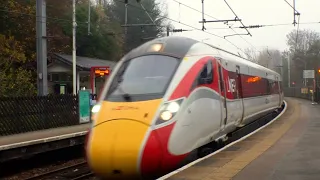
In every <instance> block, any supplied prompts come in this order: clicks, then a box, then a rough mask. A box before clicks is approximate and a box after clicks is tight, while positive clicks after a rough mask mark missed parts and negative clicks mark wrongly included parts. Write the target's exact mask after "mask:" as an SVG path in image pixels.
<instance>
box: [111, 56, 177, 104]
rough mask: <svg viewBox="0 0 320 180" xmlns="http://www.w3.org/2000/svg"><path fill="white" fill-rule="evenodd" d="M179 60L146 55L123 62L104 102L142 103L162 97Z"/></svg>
mask: <svg viewBox="0 0 320 180" xmlns="http://www.w3.org/2000/svg"><path fill="white" fill-rule="evenodd" d="M179 62H180V61H179V59H177V58H173V57H169V56H163V55H147V56H141V57H137V58H134V59H131V60H128V61H125V62H124V63H123V64H122V65H121V67H120V68H119V70H118V72H116V73H117V74H116V75H115V77H114V79H113V80H112V83H111V86H110V88H109V90H108V92H107V96H106V98H105V100H108V101H117V102H123V101H143V100H151V99H157V98H161V97H163V95H164V93H165V91H166V89H167V87H168V85H169V83H170V81H171V79H172V77H173V75H174V73H175V71H176V69H177V67H178V65H179Z"/></svg>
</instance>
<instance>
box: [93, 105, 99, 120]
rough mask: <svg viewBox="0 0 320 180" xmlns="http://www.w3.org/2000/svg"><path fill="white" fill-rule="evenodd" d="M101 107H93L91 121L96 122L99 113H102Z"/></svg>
mask: <svg viewBox="0 0 320 180" xmlns="http://www.w3.org/2000/svg"><path fill="white" fill-rule="evenodd" d="M100 108H101V105H100V104H96V105H94V106H93V107H92V109H91V120H95V119H96V116H97V113H98V112H99V111H100Z"/></svg>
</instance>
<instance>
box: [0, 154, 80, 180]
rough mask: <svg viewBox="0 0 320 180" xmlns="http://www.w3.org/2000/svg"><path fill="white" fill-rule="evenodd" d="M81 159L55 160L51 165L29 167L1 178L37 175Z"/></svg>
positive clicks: (12, 178)
mask: <svg viewBox="0 0 320 180" xmlns="http://www.w3.org/2000/svg"><path fill="white" fill-rule="evenodd" d="M82 161H84V158H77V159H73V160H69V161H66V162H56V163H55V164H51V165H47V166H44V167H40V168H33V169H30V170H26V171H23V172H21V173H18V174H15V175H13V176H10V177H6V178H3V180H21V179H24V178H27V177H30V176H34V175H37V174H42V173H46V172H49V171H52V170H55V169H57V168H63V167H66V166H70V165H73V164H77V163H80V162H82Z"/></svg>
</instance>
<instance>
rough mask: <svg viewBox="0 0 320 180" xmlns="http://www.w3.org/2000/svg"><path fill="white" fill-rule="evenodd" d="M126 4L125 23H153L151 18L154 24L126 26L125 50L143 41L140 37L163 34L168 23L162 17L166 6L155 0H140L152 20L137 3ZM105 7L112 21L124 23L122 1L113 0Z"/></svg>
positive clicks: (164, 14)
mask: <svg viewBox="0 0 320 180" xmlns="http://www.w3.org/2000/svg"><path fill="white" fill-rule="evenodd" d="M128 4H129V5H128V16H127V17H128V18H127V24H153V22H152V20H153V21H154V22H155V24H156V26H133V27H128V28H127V34H126V35H125V45H126V49H125V51H126V52H127V51H130V50H131V49H133V48H135V47H137V46H139V45H141V44H142V43H144V40H142V38H155V37H159V36H163V34H164V32H165V31H166V27H167V26H169V25H170V24H169V23H168V22H167V19H165V18H164V16H166V15H167V14H166V8H165V7H161V4H159V3H157V2H156V1H155V0H148V1H146V0H145V1H141V4H142V6H143V7H144V8H145V9H146V10H147V12H148V14H149V15H150V16H151V18H152V20H151V19H150V18H149V16H148V14H147V13H146V12H145V11H144V10H143V9H142V6H141V5H140V4H139V3H137V2H136V1H129V3H128ZM105 9H106V11H107V14H108V15H109V16H110V18H111V20H112V21H115V22H120V23H121V25H124V24H125V5H124V3H123V1H119V0H113V1H112V2H111V3H109V4H106V5H105ZM122 32H124V30H123V31H122Z"/></svg>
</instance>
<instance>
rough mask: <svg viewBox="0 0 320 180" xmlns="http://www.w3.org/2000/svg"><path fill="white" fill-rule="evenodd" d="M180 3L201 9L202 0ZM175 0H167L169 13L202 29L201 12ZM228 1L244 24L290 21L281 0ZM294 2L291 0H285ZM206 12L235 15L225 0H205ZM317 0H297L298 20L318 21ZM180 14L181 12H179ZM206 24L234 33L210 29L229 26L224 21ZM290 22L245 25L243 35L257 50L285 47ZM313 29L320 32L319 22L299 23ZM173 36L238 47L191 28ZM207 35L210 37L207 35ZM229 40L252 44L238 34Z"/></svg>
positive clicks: (290, 15)
mask: <svg viewBox="0 0 320 180" xmlns="http://www.w3.org/2000/svg"><path fill="white" fill-rule="evenodd" d="M176 1H178V2H181V3H182V4H185V5H188V6H191V7H193V8H195V9H198V10H200V11H201V7H202V5H201V0H176ZM176 1H175V0H166V2H167V5H168V13H169V17H170V18H172V19H174V20H177V21H180V22H182V23H185V24H188V25H191V26H194V27H196V28H199V29H201V28H202V24H201V23H199V21H200V20H201V19H202V17H201V16H202V15H201V13H199V12H196V11H194V10H192V9H189V8H187V7H185V6H184V5H182V4H181V5H180V8H179V3H177V2H176ZM227 2H228V3H229V5H230V6H231V7H232V9H233V10H234V11H235V13H236V14H237V15H238V17H239V18H240V19H242V22H243V23H244V25H246V26H249V25H266V24H283V23H284V24H290V23H293V9H292V8H291V7H290V6H289V5H288V4H287V3H286V2H285V1H284V0H227ZM288 2H289V3H291V4H293V2H292V0H288ZM204 4H205V13H206V14H208V15H210V16H213V17H215V18H217V19H234V18H235V16H234V15H233V13H232V11H231V10H230V9H229V8H228V6H227V5H226V4H225V2H224V0H204ZM319 8H320V0H296V9H297V10H298V11H299V12H300V13H301V17H300V22H301V23H306V22H320V10H319ZM179 14H180V15H179ZM205 19H206V20H214V19H213V18H211V17H208V16H205ZM173 24H174V26H175V28H177V29H180V28H184V29H192V28H190V27H186V26H184V25H181V24H179V23H174V22H173ZM229 25H232V26H233V27H239V26H241V23H240V22H230V23H229ZM205 27H206V29H207V31H208V32H210V33H213V34H216V35H219V36H222V37H223V36H225V35H230V34H234V32H233V31H232V30H231V29H213V28H228V26H227V25H224V23H206V24H205ZM296 28H297V26H296V27H294V26H293V25H286V26H275V27H263V28H255V29H248V30H249V31H250V32H251V34H252V37H250V36H242V37H243V38H244V39H245V40H246V41H248V42H249V43H250V44H251V45H253V46H254V47H255V48H256V50H257V51H259V50H261V49H262V48H263V47H266V46H268V48H270V49H271V48H276V49H279V50H281V51H282V50H284V49H287V45H286V34H288V33H289V32H290V31H292V30H293V29H296ZM305 28H307V29H312V30H315V31H317V32H320V23H318V24H310V25H305V24H301V25H300V29H305ZM234 30H235V31H236V32H237V33H246V31H245V30H244V29H234ZM172 35H174V36H188V37H191V38H194V39H197V40H204V42H206V43H210V44H213V45H216V46H220V47H222V48H225V49H228V50H230V51H235V50H237V49H236V48H235V47H234V46H232V45H230V44H229V43H228V42H227V41H225V40H224V39H221V38H217V37H214V36H212V35H209V34H206V33H204V32H201V31H190V32H183V33H174V34H172ZM208 38H210V39H208ZM227 39H228V40H230V41H231V42H232V43H234V44H235V45H236V46H238V47H239V48H241V49H244V48H246V47H252V46H251V45H250V44H249V43H247V42H246V41H245V40H243V39H241V37H239V36H231V37H227Z"/></svg>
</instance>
